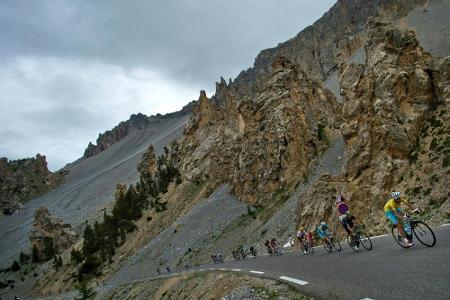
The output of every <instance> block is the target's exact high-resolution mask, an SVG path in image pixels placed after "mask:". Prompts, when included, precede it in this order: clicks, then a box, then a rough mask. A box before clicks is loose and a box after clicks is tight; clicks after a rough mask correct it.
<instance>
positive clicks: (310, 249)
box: [308, 243, 314, 254]
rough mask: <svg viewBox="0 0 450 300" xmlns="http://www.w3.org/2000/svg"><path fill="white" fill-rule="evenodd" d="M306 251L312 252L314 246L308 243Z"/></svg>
mask: <svg viewBox="0 0 450 300" xmlns="http://www.w3.org/2000/svg"><path fill="white" fill-rule="evenodd" d="M308 253H309V254H313V253H314V247H313V246H312V245H309V243H308Z"/></svg>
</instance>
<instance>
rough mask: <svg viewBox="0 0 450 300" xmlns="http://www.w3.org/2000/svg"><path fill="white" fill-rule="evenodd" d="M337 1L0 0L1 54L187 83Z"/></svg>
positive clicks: (285, 34) (233, 62)
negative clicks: (151, 72) (111, 67)
mask: <svg viewBox="0 0 450 300" xmlns="http://www.w3.org/2000/svg"><path fill="white" fill-rule="evenodd" d="M333 2H334V1H330V0H326V1H325V0H324V1H312V0H311V1H298V0H297V1H294V0H278V1H272V0H244V1H243V0H230V1H222V0H208V1H206V0H204V1H180V0H164V1H144V0H129V1H119V0H116V1H110V0H108V1H106V0H105V1H87V0H85V1H47V0H45V1H44V0H40V1H31V2H30V1H25V0H10V1H6V2H2V3H1V4H0V36H1V37H2V38H1V40H2V45H3V46H2V50H1V52H2V54H3V55H4V56H5V55H6V56H11V55H17V54H18V53H22V54H25V55H26V54H33V55H36V54H41V55H49V56H66V57H78V58H80V57H81V58H83V59H92V60H95V61H98V60H101V61H103V62H105V63H108V64H115V65H121V66H124V67H134V66H141V67H142V66H146V67H148V68H152V69H156V70H158V71H159V72H163V73H165V75H166V76H169V77H171V78H177V79H178V80H183V81H185V82H200V83H201V84H203V85H212V84H213V81H214V80H217V79H218V78H219V76H220V75H224V76H225V77H234V76H236V75H237V73H238V72H239V71H240V70H242V69H245V68H247V67H249V66H250V65H251V64H252V62H253V59H254V58H255V56H256V54H257V53H258V51H259V50H262V49H263V48H267V47H271V46H275V45H276V43H278V42H282V41H284V40H286V39H288V38H290V37H292V36H294V35H295V34H296V33H297V32H298V31H300V29H302V28H303V27H305V26H306V25H309V24H311V23H312V22H314V21H315V20H316V19H317V18H318V17H320V15H321V14H323V12H324V11H325V10H326V9H328V8H329V7H330V6H331V5H332V3H333Z"/></svg>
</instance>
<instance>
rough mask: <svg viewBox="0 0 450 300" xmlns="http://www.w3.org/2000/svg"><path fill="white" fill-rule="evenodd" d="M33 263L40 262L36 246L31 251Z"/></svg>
mask: <svg viewBox="0 0 450 300" xmlns="http://www.w3.org/2000/svg"><path fill="white" fill-rule="evenodd" d="M31 261H32V262H34V263H38V262H39V261H40V259H39V251H38V249H37V247H36V245H33V248H32V249H31Z"/></svg>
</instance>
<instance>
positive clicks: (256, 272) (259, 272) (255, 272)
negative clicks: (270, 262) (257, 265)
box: [250, 271, 264, 274]
mask: <svg viewBox="0 0 450 300" xmlns="http://www.w3.org/2000/svg"><path fill="white" fill-rule="evenodd" d="M250 273H254V274H264V272H261V271H250Z"/></svg>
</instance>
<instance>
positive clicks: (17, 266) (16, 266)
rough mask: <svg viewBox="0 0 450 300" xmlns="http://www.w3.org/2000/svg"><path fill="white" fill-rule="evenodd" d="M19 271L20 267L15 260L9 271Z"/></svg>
mask: <svg viewBox="0 0 450 300" xmlns="http://www.w3.org/2000/svg"><path fill="white" fill-rule="evenodd" d="M19 270H20V265H19V263H18V262H17V260H15V261H14V262H13V263H12V265H11V271H13V272H17V271H19Z"/></svg>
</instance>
